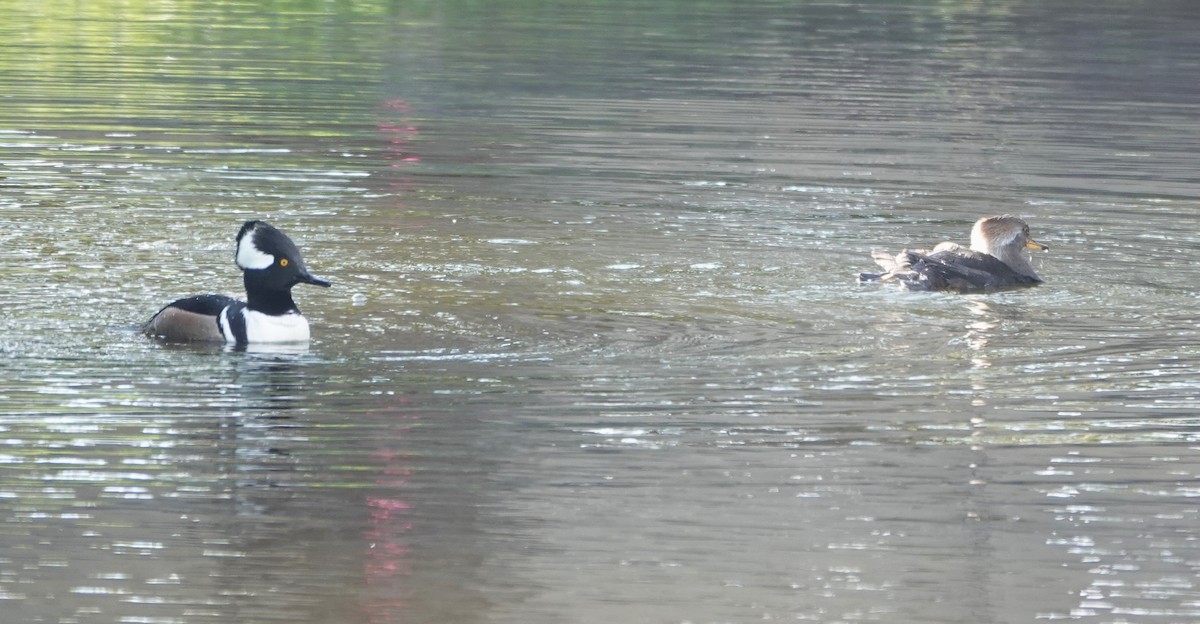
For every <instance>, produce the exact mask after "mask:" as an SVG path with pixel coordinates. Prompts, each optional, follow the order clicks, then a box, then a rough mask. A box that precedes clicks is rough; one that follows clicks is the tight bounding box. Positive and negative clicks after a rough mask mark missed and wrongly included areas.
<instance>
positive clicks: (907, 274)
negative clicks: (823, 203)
mask: <svg viewBox="0 0 1200 624" xmlns="http://www.w3.org/2000/svg"><path fill="white" fill-rule="evenodd" d="M1027 249H1040V250H1043V251H1045V250H1048V249H1049V247H1047V246H1046V245H1043V244H1041V243H1039V242H1037V241H1035V240H1033V239H1032V238H1030V237H1029V226H1028V225H1026V224H1025V222H1024V221H1022V220H1021V219H1019V218H1017V217H1014V216H1011V215H1002V216H997V217H984V218H982V219H980V220H978V221H976V222H975V227H974V228H972V229H971V247H970V249H968V248H966V247H962V246H961V245H957V244H955V243H940V244H938V246H936V247H934V248H933V249H932V250H924V249H905V250H904V251H901V252H900V253H899V254H897V255H895V256H892V255H890V254H887V253H884V252H873V253H872V254H871V256H872V257H873V258H874V259H875V262H876V264H878V265H879V266H880V267H881V268H882V269H883V270H884V272H883V273H860V274H859V276H858V279H859V281H879V282H886V281H892V280H895V281H898V282H900V283H901V284H903V285H904V287H905V288H908V289H909V290H943V289H949V290H960V291H967V290H994V289H998V288H1011V287H1014V286H1032V285H1035V284H1040V283H1041V282H1042V280H1041V278H1040V277H1038V275H1037V272H1036V271H1034V270H1033V265H1032V264H1031V263H1030V262H1029V258H1028V257H1027V256H1026V255H1025V250H1027Z"/></svg>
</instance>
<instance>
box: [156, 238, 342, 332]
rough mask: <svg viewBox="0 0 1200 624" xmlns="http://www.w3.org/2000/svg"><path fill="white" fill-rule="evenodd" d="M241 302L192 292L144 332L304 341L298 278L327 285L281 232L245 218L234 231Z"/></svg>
mask: <svg viewBox="0 0 1200 624" xmlns="http://www.w3.org/2000/svg"><path fill="white" fill-rule="evenodd" d="M234 258H235V260H236V262H237V265H238V267H240V268H241V269H242V280H243V282H244V283H245V285H246V300H245V301H239V300H237V299H234V298H233V297H227V296H225V295H196V296H194V297H186V298H184V299H180V300H178V301H175V302H173V303H171V304H169V305H167V306H166V307H164V308H163V309H161V310H159V311H158V313H157V314H155V315H154V316H153V317H152V318H151V319H150V321H149V322H147V323H146V325H145V333H146V334H147V335H149V336H154V337H158V338H162V339H164V340H168V341H172V342H188V341H210V342H220V341H224V342H231V343H236V344H247V343H252V342H304V341H307V340H308V337H309V334H308V320H307V319H305V318H304V317H303V316H302V315H301V314H300V309H299V308H297V307H296V302H295V301H293V300H292V286H295V285H296V284H298V283H300V282H304V283H306V284H313V285H316V286H324V287H328V286H329V285H330V284H329V282H328V281H326V280H323V279H320V278H317V277H314V276H313V275H312V274H311V273H309V272H308V269H306V268H305V267H304V258H302V257H301V256H300V250H299V249H297V248H296V244H295V243H293V242H292V239H290V238H288V237H287V235H286V234H284V233H283V232H281V231H279V230H278V229H276V228H275V227H273V226H271V225H270V224H268V223H266V222H264V221H247V222H246V223H245V225H243V226H242V229H241V230H240V231H239V232H238V235H237V255H236V256H234Z"/></svg>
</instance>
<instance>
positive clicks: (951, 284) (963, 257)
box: [909, 247, 1042, 290]
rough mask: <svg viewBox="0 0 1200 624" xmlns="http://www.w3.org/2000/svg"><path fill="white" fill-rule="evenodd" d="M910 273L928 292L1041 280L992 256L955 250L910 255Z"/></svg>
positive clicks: (1037, 281)
mask: <svg viewBox="0 0 1200 624" xmlns="http://www.w3.org/2000/svg"><path fill="white" fill-rule="evenodd" d="M913 255H915V256H916V257H910V258H909V265H910V266H911V268H912V270H913V271H914V272H916V273H918V274H921V275H922V276H924V277H925V278H926V279H925V281H926V282H928V284H929V286H928V288H929V289H930V290H936V289H940V288H952V289H955V290H988V289H994V288H1006V287H1011V286H1028V285H1032V284H1038V283H1041V281H1042V280H1040V279H1038V278H1036V277H1033V276H1031V275H1024V274H1022V273H1018V272H1016V271H1014V270H1013V269H1012V267H1010V266H1008V265H1007V264H1005V263H1004V262H1002V261H1000V260H999V259H998V258H996V257H995V256H992V255H989V254H985V253H981V252H978V251H972V250H970V249H967V248H966V247H956V248H953V249H945V250H942V251H935V252H933V253H929V254H911V253H910V256H913Z"/></svg>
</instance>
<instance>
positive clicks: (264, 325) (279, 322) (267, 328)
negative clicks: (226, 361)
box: [242, 309, 308, 342]
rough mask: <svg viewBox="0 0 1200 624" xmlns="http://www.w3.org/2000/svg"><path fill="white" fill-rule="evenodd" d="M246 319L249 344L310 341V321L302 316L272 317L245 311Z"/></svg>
mask: <svg viewBox="0 0 1200 624" xmlns="http://www.w3.org/2000/svg"><path fill="white" fill-rule="evenodd" d="M242 314H243V315H244V317H245V319H246V340H247V341H248V342H306V341H307V340H308V319H306V318H304V317H303V316H302V315H300V314H284V315H283V316H272V315H270V314H263V313H262V312H255V311H254V310H249V309H247V310H243V312H242Z"/></svg>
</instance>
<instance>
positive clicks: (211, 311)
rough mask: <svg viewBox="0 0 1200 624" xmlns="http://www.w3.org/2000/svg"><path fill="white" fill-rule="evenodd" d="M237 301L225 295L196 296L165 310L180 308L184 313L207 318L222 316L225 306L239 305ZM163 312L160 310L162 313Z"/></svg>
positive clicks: (174, 303) (180, 301)
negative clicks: (201, 315)
mask: <svg viewBox="0 0 1200 624" xmlns="http://www.w3.org/2000/svg"><path fill="white" fill-rule="evenodd" d="M237 302H238V301H237V299H234V298H233V297H226V296H225V295H196V296H194V297H184V298H183V299H179V300H178V301H173V302H171V303H170V304H169V305H167V306H166V307H164V308H163V310H165V309H167V308H179V309H180V310H183V311H184V312H192V313H195V314H203V315H205V316H217V315H219V314H221V310H224V309H225V306H227V305H230V304H232V303H237ZM161 311H162V310H159V312H161Z"/></svg>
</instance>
